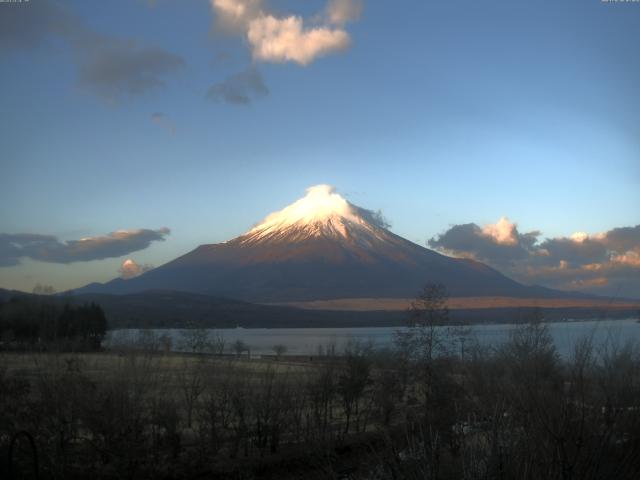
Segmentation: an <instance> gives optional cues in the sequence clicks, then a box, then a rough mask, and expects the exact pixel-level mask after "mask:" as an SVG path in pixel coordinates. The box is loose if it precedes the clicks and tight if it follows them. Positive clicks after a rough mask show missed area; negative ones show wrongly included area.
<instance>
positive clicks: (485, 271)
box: [78, 185, 563, 302]
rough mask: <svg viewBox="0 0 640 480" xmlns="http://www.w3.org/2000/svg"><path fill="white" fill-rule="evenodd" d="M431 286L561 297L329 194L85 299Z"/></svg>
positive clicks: (286, 296)
mask: <svg viewBox="0 0 640 480" xmlns="http://www.w3.org/2000/svg"><path fill="white" fill-rule="evenodd" d="M428 282H440V283H443V284H444V285H445V286H446V287H447V289H448V290H449V292H450V294H451V295H453V296H487V295H493V296H496V295H499V296H512V297H536V296H542V297H553V296H562V295H563V294H562V293H561V292H556V291H553V290H548V289H542V288H540V287H526V286H523V285H521V284H519V283H517V282H515V281H513V280H511V279H509V278H507V277H505V276H504V275H502V274H500V273H499V272H497V271H496V270H494V269H492V268H490V267H488V266H486V265H484V264H482V263H479V262H476V261H473V260H468V259H455V258H450V257H446V256H444V255H440V254H438V253H436V252H434V251H432V250H429V249H427V248H425V247H422V246H419V245H416V244H414V243H412V242H409V241H408V240H405V239H403V238H402V237H399V236H397V235H395V234H393V233H392V232H390V231H389V230H388V229H387V228H386V225H385V223H384V221H383V220H382V219H381V218H380V215H378V214H376V213H374V212H372V211H370V210H366V209H363V208H360V207H357V206H355V205H353V204H351V203H349V202H347V201H346V200H345V199H344V198H342V197H341V196H340V195H338V194H337V193H335V192H334V191H333V190H332V189H331V188H330V187H328V186H326V185H320V186H316V187H312V188H310V189H309V190H308V191H307V195H306V196H305V197H304V198H302V199H300V200H298V201H297V202H295V203H293V204H292V205H290V206H288V207H286V208H285V209H283V210H281V211H279V212H276V213H273V214H271V215H269V216H268V217H267V218H266V219H265V220H264V221H263V222H262V223H260V224H259V225H257V226H256V227H254V228H252V229H251V230H249V231H248V232H247V233H245V234H244V235H241V236H239V237H237V238H234V239H233V240H230V241H228V242H224V243H219V244H212V245H201V246H200V247H198V248H196V249H195V250H193V251H192V252H189V253H187V254H186V255H183V256H182V257H179V258H177V259H175V260H173V261H171V262H169V263H167V264H165V265H163V266H161V267H158V268H156V269H154V270H151V271H149V272H147V273H145V274H143V275H141V276H140V277H137V278H134V279H129V280H123V279H116V280H113V281H111V282H108V283H106V284H104V285H99V284H92V285H88V286H87V287H85V288H83V289H80V290H79V291H78V292H80V293H83V292H96V293H133V292H140V291H144V290H149V289H171V290H181V291H187V292H195V293H203V294H214V295H221V296H228V297H233V298H238V299H242V300H247V301H254V302H284V301H304V300H323V299H333V298H353V297H405V298H406V297H412V296H414V295H415V294H416V293H417V292H418V291H419V289H420V288H421V287H422V286H423V285H424V284H426V283H428Z"/></svg>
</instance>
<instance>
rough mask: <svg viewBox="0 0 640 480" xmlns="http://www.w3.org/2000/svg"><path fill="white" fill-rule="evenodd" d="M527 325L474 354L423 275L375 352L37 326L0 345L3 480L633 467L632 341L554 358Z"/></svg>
mask: <svg viewBox="0 0 640 480" xmlns="http://www.w3.org/2000/svg"><path fill="white" fill-rule="evenodd" d="M12 308H13V307H12ZM86 308H88V310H85V311H84V312H85V313H87V314H88V313H90V312H94V313H95V312H96V311H97V310H96V309H95V308H94V309H93V310H91V309H90V307H86ZM5 311H6V310H5ZM28 311H31V310H28ZM61 315H66V317H63V318H78V317H77V316H76V317H73V315H72V314H69V313H65V311H61V312H58V313H57V314H56V315H54V316H52V317H51V318H53V319H54V320H55V322H57V323H54V325H59V324H60V321H59V319H60V318H61V317H60V316H61ZM76 315H79V314H77V313H76ZM92 315H94V314H92ZM97 317H98V315H97V314H95V315H94V316H90V317H88V318H97ZM6 318H8V317H5V319H6ZM29 318H32V319H33V318H36V319H37V318H40V317H37V316H36V317H34V316H31V317H29ZM538 320H539V318H537V317H536V316H535V315H534V316H533V317H532V321H531V322H530V323H528V324H523V325H522V326H521V327H520V328H518V329H516V330H514V331H513V333H512V336H511V338H510V341H509V342H507V343H506V344H504V345H502V346H500V347H499V348H496V349H483V348H480V347H479V346H478V345H474V344H473V342H471V341H470V339H469V338H468V337H467V336H466V332H465V329H464V328H463V327H461V326H459V325H458V326H456V325H451V323H450V322H448V310H447V302H446V294H445V292H444V291H443V289H442V287H438V286H430V287H428V288H425V291H424V292H423V294H422V295H421V296H420V297H419V298H418V299H416V302H414V304H413V306H412V309H411V311H410V315H409V325H408V327H409V328H408V329H406V330H403V331H402V332H398V335H397V338H396V342H395V347H394V348H393V349H390V350H385V351H376V350H374V349H372V348H371V347H370V346H369V345H363V344H357V343H352V344H350V345H349V346H348V348H347V349H346V351H345V352H344V354H343V355H340V356H336V355H335V352H334V350H333V349H331V348H328V349H324V353H323V354H319V355H317V356H314V357H305V358H295V357H287V356H286V355H285V353H286V352H285V351H284V350H283V349H282V348H277V347H274V353H275V355H274V356H273V357H272V358H264V357H263V358H262V359H260V360H255V359H249V355H247V352H246V345H242V344H241V342H236V344H234V345H233V346H231V348H228V347H229V346H227V347H225V343H224V339H223V338H221V337H216V338H214V339H211V338H207V336H206V333H205V330H203V329H192V330H190V331H188V332H187V333H186V334H185V338H184V339H183V341H184V342H185V345H188V346H189V348H188V349H189V350H190V351H192V352H204V351H207V352H209V353H207V354H204V353H190V354H176V353H171V348H170V344H169V342H168V339H167V338H164V339H163V338H152V335H151V334H150V333H149V332H147V335H144V334H143V335H142V336H141V338H140V341H139V342H137V344H136V345H135V346H132V347H130V348H127V349H121V350H118V351H106V352H93V353H88V352H86V351H84V352H79V351H74V348H75V347H76V346H78V345H80V346H85V345H86V340H87V338H88V339H91V337H90V336H88V337H86V336H84V334H83V332H84V330H82V329H76V330H74V332H75V334H74V335H57V336H53V337H51V338H49V340H48V341H47V342H44V341H42V337H40V336H38V337H37V341H35V342H33V344H32V346H33V347H34V348H32V349H31V351H26V350H25V349H24V348H22V349H21V350H22V351H17V350H16V349H15V348H10V349H5V351H4V352H0V458H1V459H2V461H1V462H2V463H0V478H51V479H74V478H87V477H93V478H95V479H116V478H117V479H120V478H125V479H138V478H141V479H142V478H165V479H189V478H211V479H216V478H220V479H253V478H256V479H257V478H264V479H298V478H305V479H316V478H317V479H325V478H328V479H354V480H357V479H380V480H382V479H394V480H396V479H397V480H401V479H407V480H412V479H469V480H471V479H473V480H476V479H477V480H480V479H505V480H506V479H532V480H533V479H541V478H545V479H562V480H570V479H571V480H573V479H597V478H616V479H635V478H637V475H638V472H640V351H639V350H638V346H637V345H634V344H626V345H621V344H616V343H613V342H610V343H607V344H605V345H594V344H593V342H592V340H591V339H590V338H588V337H587V338H584V339H583V340H582V341H580V342H578V343H577V345H576V348H575V351H574V352H573V355H571V357H570V358H568V359H564V360H561V359H560V357H559V355H558V353H557V351H556V350H555V347H554V345H553V343H552V340H551V337H550V336H549V333H548V331H547V329H546V327H545V325H544V324H542V323H540V322H539V321H538ZM33 324H35V325H40V326H41V327H42V328H43V330H40V331H50V330H49V326H48V325H49V324H47V323H46V322H39V323H38V322H35V323H33ZM443 324H445V325H448V326H447V328H438V327H439V326H441V325H443ZM65 325H66V324H65ZM72 325H73V323H72ZM63 331H71V330H63ZM16 338H17V337H15V336H14V337H13V340H12V342H11V343H9V345H11V346H15V345H16V341H17V340H16ZM20 338H22V337H20ZM24 338H30V337H28V336H27V337H24ZM78 339H81V340H82V339H84V340H85V341H83V342H80V343H77V342H75V341H71V340H78ZM28 343H29V342H26V343H25V342H24V341H22V342H21V343H19V345H21V346H25V345H27V344H28ZM94 345H95V343H94ZM230 351H231V352H234V353H233V354H230V353H228V352H230Z"/></svg>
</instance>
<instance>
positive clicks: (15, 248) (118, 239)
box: [0, 228, 170, 266]
mask: <svg viewBox="0 0 640 480" xmlns="http://www.w3.org/2000/svg"><path fill="white" fill-rule="evenodd" d="M169 233H170V230H169V229H168V228H161V229H159V230H148V229H137V230H119V231H117V232H112V233H110V234H108V235H104V236H99V237H87V238H82V239H80V240H69V241H66V242H61V241H60V240H58V238H57V237H54V236H52V235H38V234H28V233H21V234H20V233H19V234H6V233H3V234H0V266H11V265H17V264H18V263H20V259H21V258H25V257H28V258H31V259H33V260H39V261H41V262H50V263H72V262H87V261H90V260H101V259H104V258H113V257H121V256H122V255H126V254H128V253H131V252H135V251H137V250H143V249H145V248H147V247H148V246H149V245H151V243H152V242H155V241H162V240H164V238H165V237H166V236H167V235H169Z"/></svg>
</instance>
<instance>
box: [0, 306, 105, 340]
mask: <svg viewBox="0 0 640 480" xmlns="http://www.w3.org/2000/svg"><path fill="white" fill-rule="evenodd" d="M106 331H107V319H106V317H105V314H104V312H103V311H102V308H101V307H100V306H98V305H96V304H94V303H88V304H84V305H70V304H69V303H64V304H62V303H61V302H56V301H54V300H53V299H50V298H48V297H45V296H35V295H29V296H20V297H13V298H10V299H9V300H7V301H6V302H0V349H2V350H32V349H37V350H45V349H49V350H50V349H56V350H58V349H63V350H75V351H82V350H99V349H100V346H101V343H102V340H103V339H104V336H105V334H106Z"/></svg>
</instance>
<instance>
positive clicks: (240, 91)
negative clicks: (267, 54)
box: [207, 68, 269, 105]
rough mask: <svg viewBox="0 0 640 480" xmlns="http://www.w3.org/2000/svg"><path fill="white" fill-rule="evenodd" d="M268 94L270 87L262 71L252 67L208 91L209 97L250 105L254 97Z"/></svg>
mask: <svg viewBox="0 0 640 480" xmlns="http://www.w3.org/2000/svg"><path fill="white" fill-rule="evenodd" d="M268 94H269V89H268V88H267V86H266V85H265V83H264V80H263V79H262V75H260V72H259V71H258V70H256V69H255V68H250V69H248V70H245V71H243V72H240V73H236V74H235V75H231V76H230V77H228V78H227V79H225V80H224V81H223V82H220V83H216V84H215V85H212V86H211V87H210V88H209V90H208V91H207V98H210V99H212V100H217V101H224V102H227V103H231V104H234V105H248V104H250V103H251V102H252V101H253V100H254V99H256V98H258V97H264V96H266V95H268Z"/></svg>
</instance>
